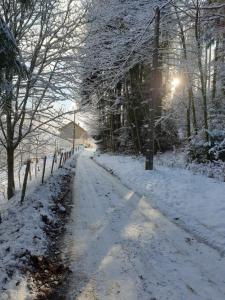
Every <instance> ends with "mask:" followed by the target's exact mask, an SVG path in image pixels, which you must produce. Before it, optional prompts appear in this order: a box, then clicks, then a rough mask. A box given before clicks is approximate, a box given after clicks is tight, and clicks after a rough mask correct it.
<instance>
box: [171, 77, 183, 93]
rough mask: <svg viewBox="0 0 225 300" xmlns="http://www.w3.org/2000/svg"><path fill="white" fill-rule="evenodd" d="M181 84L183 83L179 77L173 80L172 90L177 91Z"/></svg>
mask: <svg viewBox="0 0 225 300" xmlns="http://www.w3.org/2000/svg"><path fill="white" fill-rule="evenodd" d="M180 83H181V80H180V78H178V77H175V78H173V79H172V81H171V87H172V90H175V89H176V88H177V87H178V86H179V85H180Z"/></svg>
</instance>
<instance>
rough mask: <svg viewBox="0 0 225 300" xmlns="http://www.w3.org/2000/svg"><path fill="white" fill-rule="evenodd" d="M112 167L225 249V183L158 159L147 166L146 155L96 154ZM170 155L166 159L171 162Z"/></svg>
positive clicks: (184, 224)
mask: <svg viewBox="0 0 225 300" xmlns="http://www.w3.org/2000/svg"><path fill="white" fill-rule="evenodd" d="M95 159H96V160H97V161H98V162H99V163H100V164H102V165H104V166H105V167H106V168H109V169H112V170H113V172H114V173H115V174H116V175H118V176H119V177H120V179H121V180H122V182H123V183H125V184H126V185H128V186H129V187H131V188H132V189H134V190H135V191H137V192H138V193H139V194H141V195H145V196H147V197H148V198H149V199H151V204H152V205H154V206H155V207H157V208H159V209H160V211H161V212H163V213H164V214H165V215H167V216H169V217H170V218H171V219H173V220H175V221H176V222H178V223H179V224H180V225H181V226H182V227H183V228H185V229H187V230H188V231H190V232H193V233H194V234H195V235H196V236H197V237H199V238H201V239H202V240H204V241H205V242H206V243H208V244H210V245H212V246H213V247H215V248H217V249H219V250H220V252H221V253H225V183H224V182H220V181H217V180H215V179H211V178H207V177H206V176H203V175H196V174H193V172H192V171H191V170H185V169H182V168H181V166H182V163H180V167H175V166H176V162H174V164H173V167H167V166H165V163H162V159H161V160H160V161H157V158H156V161H155V162H156V167H155V170H154V171H145V170H144V158H136V157H130V156H120V155H116V156H113V155H109V154H103V155H99V156H98V155H95ZM169 161H172V160H171V159H170V160H169V159H167V163H168V164H169Z"/></svg>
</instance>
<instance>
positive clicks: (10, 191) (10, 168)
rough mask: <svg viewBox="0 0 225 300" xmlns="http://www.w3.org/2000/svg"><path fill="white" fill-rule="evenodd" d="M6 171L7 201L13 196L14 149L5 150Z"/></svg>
mask: <svg viewBox="0 0 225 300" xmlns="http://www.w3.org/2000/svg"><path fill="white" fill-rule="evenodd" d="M7 169H8V189H7V196H8V199H10V198H12V197H13V196H14V194H15V180H14V149H13V148H8V149H7Z"/></svg>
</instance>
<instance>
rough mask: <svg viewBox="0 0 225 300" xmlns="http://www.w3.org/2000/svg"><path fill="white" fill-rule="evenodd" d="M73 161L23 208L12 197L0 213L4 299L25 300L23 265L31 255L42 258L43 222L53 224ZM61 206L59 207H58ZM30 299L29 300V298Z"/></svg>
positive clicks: (0, 275) (44, 247) (0, 271)
mask: <svg viewBox="0 0 225 300" xmlns="http://www.w3.org/2000/svg"><path fill="white" fill-rule="evenodd" d="M72 167H74V160H70V161H68V162H67V163H66V164H65V166H64V167H63V168H61V169H59V170H58V171H57V172H55V174H54V175H53V176H51V177H50V178H49V179H48V180H47V182H46V183H45V184H43V185H40V186H39V187H37V188H36V189H35V190H34V191H33V192H32V193H31V194H29V195H28V196H27V197H26V198H25V200H24V203H23V205H21V204H20V202H19V197H15V198H12V199H11V200H10V201H9V202H8V203H6V204H5V206H4V209H3V210H2V211H1V224H0V258H1V259H0V295H1V300H5V299H10V300H13V299H16V300H18V299H20V300H23V299H27V298H26V297H27V293H28V292H27V288H26V281H27V278H26V275H25V274H24V272H23V270H24V266H26V264H29V257H30V256H40V255H44V254H45V252H46V251H47V247H48V238H47V235H46V232H45V221H46V219H47V220H48V221H50V222H56V221H57V220H56V219H57V217H56V215H55V213H56V212H55V210H54V209H53V208H54V206H55V205H56V203H57V202H58V204H59V201H60V199H61V198H62V196H63V195H64V194H63V193H65V191H66V188H65V186H66V184H67V182H68V177H70V176H71V174H72ZM59 205H60V204H59ZM29 299H31V298H30V297H29Z"/></svg>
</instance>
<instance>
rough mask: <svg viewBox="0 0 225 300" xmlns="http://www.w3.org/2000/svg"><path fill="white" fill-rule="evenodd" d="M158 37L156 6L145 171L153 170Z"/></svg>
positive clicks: (159, 83) (158, 80) (157, 95)
mask: <svg viewBox="0 0 225 300" xmlns="http://www.w3.org/2000/svg"><path fill="white" fill-rule="evenodd" d="M159 35H160V9H159V7H158V6H157V7H156V12H155V31H154V49H153V57H152V67H153V72H152V75H153V76H152V80H151V81H152V86H153V88H152V90H151V93H150V94H151V99H150V105H149V118H150V120H149V125H148V127H147V134H148V137H147V149H146V161H145V170H153V167H154V139H155V108H156V105H157V104H158V103H159V99H160V94H161V79H160V70H159Z"/></svg>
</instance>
